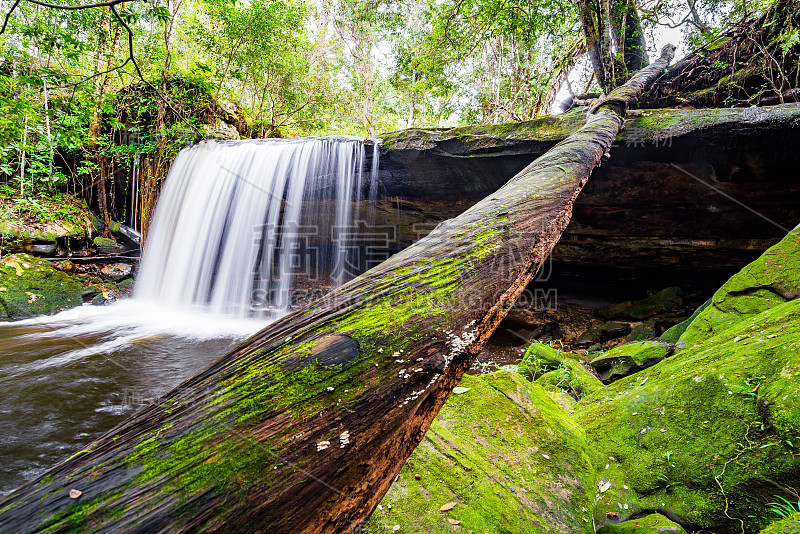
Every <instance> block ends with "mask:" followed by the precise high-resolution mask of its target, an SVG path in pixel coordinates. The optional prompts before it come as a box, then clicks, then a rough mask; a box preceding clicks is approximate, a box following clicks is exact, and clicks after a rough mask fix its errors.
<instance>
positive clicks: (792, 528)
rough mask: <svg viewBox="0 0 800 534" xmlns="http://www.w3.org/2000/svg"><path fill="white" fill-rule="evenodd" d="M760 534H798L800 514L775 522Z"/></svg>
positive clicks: (799, 532)
mask: <svg viewBox="0 0 800 534" xmlns="http://www.w3.org/2000/svg"><path fill="white" fill-rule="evenodd" d="M760 534H800V514H794V515H793V516H790V517H787V518H785V519H781V520H780V521H776V522H775V523H772V524H771V525H770V526H768V527H767V528H765V529H764V530H762V531H761V533H760Z"/></svg>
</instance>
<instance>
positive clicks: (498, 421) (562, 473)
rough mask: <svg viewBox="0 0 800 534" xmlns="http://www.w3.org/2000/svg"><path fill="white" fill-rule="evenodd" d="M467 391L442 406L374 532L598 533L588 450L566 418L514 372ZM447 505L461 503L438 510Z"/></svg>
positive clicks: (471, 381) (475, 382) (469, 382)
mask: <svg viewBox="0 0 800 534" xmlns="http://www.w3.org/2000/svg"><path fill="white" fill-rule="evenodd" d="M461 386H463V387H467V388H469V391H467V392H466V393H463V394H461V395H453V396H452V397H451V398H450V399H449V400H448V401H447V403H446V404H445V406H444V408H442V411H441V412H440V414H439V416H438V418H437V419H436V421H435V422H434V423H433V425H432V426H431V428H430V430H429V431H428V433H427V434H426V435H425V439H424V440H423V442H422V443H421V444H420V446H419V447H418V448H417V449H416V450H415V451H414V454H413V455H412V456H411V458H410V459H409V460H408V462H407V463H406V465H405V466H404V467H403V470H402V472H401V474H400V479H399V480H398V481H397V482H396V483H395V484H394V485H393V486H392V488H391V489H390V490H389V493H387V495H386V496H385V497H384V499H383V501H382V502H381V506H380V508H379V509H378V510H376V511H375V512H374V513H373V515H372V518H371V520H370V523H369V525H368V526H369V529H370V530H369V532H384V531H385V532H391V529H392V527H393V526H394V525H400V532H450V531H459V532H464V531H474V532H481V533H486V534H490V533H512V532H513V533H528V532H529V533H539V532H548V533H549V532H564V533H581V532H586V533H590V532H593V528H592V523H591V515H590V512H589V510H591V508H592V502H591V501H592V493H593V486H594V480H593V474H592V469H591V467H590V465H589V462H588V456H587V451H586V447H587V445H586V441H585V439H584V435H583V431H582V430H581V429H580V428H579V427H578V426H577V425H576V424H575V423H574V422H573V421H572V420H571V418H570V417H569V416H568V414H567V413H566V412H565V411H563V410H562V409H561V408H559V407H558V405H557V404H556V403H555V402H554V401H553V400H552V399H551V398H550V396H549V395H548V393H547V392H546V391H545V389H544V388H542V387H540V386H538V385H536V384H531V383H530V382H528V381H527V380H526V379H525V378H523V377H522V376H520V375H519V374H516V373H512V372H508V371H503V372H499V373H496V374H491V375H484V376H481V377H473V376H465V377H464V380H462V382H461ZM415 475H419V476H420V478H419V480H417V479H416V478H415ZM448 502H455V503H457V504H456V505H455V506H454V507H453V508H452V509H451V510H449V511H446V512H442V511H440V508H441V507H442V505H444V504H446V503H448ZM451 519H452V520H454V521H458V522H460V523H459V524H458V526H454V525H452V524H451V522H450V521H449V520H451ZM464 529H466V530H464Z"/></svg>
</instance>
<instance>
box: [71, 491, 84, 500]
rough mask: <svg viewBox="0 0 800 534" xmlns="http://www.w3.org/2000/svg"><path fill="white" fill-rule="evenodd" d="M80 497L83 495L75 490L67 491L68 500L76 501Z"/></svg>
mask: <svg viewBox="0 0 800 534" xmlns="http://www.w3.org/2000/svg"><path fill="white" fill-rule="evenodd" d="M81 495H83V492H82V491H81V490H76V489H71V490H69V498H70V499H77V498H78V497H80V496H81Z"/></svg>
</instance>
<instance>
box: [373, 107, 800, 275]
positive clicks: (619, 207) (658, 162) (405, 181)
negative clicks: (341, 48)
mask: <svg viewBox="0 0 800 534" xmlns="http://www.w3.org/2000/svg"><path fill="white" fill-rule="evenodd" d="M583 113H584V111H582V110H580V109H578V110H574V111H572V112H570V113H567V114H565V115H561V116H550V117H542V118H540V119H537V120H534V121H529V122H523V123H514V124H501V125H497V126H478V127H467V128H454V129H448V130H418V129H415V130H404V131H401V132H394V133H390V134H386V135H385V136H384V138H383V142H384V147H383V150H382V152H381V161H380V181H381V187H382V189H381V191H382V194H383V198H382V200H381V201H380V203H379V208H380V209H379V214H378V219H379V222H380V224H385V225H389V226H392V227H395V228H397V230H396V231H397V235H398V242H397V243H396V245H393V246H395V248H397V249H400V248H403V247H404V246H406V245H407V244H408V242H407V241H409V240H410V239H411V238H413V237H418V236H419V235H420V234H421V233H424V231H425V230H426V229H427V230H428V231H430V229H432V228H433V227H434V226H435V224H436V223H437V222H439V221H441V220H442V219H445V218H450V217H453V216H455V215H457V214H458V213H460V212H461V211H463V209H464V208H465V206H469V205H470V204H471V203H474V202H475V201H477V200H478V199H480V198H483V197H484V196H486V195H489V194H491V193H492V192H493V191H495V190H496V189H497V188H498V187H500V186H501V185H502V184H504V183H505V182H506V181H508V180H509V179H510V178H511V177H512V176H514V175H515V174H516V173H517V172H519V171H520V170H522V169H523V168H524V167H525V166H527V165H528V164H530V163H531V161H533V160H534V159H535V158H536V157H538V156H539V155H541V154H543V153H544V152H545V151H547V150H548V149H549V148H550V147H552V146H553V145H554V144H556V143H557V142H559V141H560V140H562V139H564V138H565V137H566V136H567V135H569V134H570V133H572V132H574V131H575V130H577V129H578V128H579V127H580V126H581V125H582V124H583V120H584V117H583ZM798 121H800V105H797V104H788V105H782V106H773V107H764V108H737V109H702V110H701V109H687V110H681V109H662V110H635V111H631V112H630V113H629V115H628V118H627V120H626V128H625V130H624V131H623V132H622V133H621V134H620V136H619V138H618V139H617V143H616V146H615V147H614V148H612V150H611V159H610V160H609V161H607V162H605V163H604V164H603V165H602V166H601V167H600V168H598V169H597V170H596V171H595V173H594V174H593V175H592V177H591V179H590V181H589V183H588V185H587V186H586V188H585V189H584V191H583V193H582V194H581V195H580V197H579V198H578V199H577V201H576V202H575V209H574V213H573V218H572V222H571V223H570V225H569V227H568V228H567V231H566V232H565V234H564V236H563V237H562V239H561V241H560V243H559V244H558V246H557V247H556V249H555V251H554V253H553V257H554V258H555V259H556V260H558V261H561V262H565V263H569V264H570V265H572V266H576V265H583V266H587V267H598V266H605V267H617V268H625V269H630V268H636V267H659V268H668V269H698V268H699V269H704V270H708V269H716V270H719V271H721V272H726V274H728V275H729V274H730V273H731V272H734V270H735V268H737V267H738V266H741V265H742V264H744V263H747V262H748V261H752V260H753V259H754V258H756V257H757V256H758V254H759V253H760V251H763V250H764V249H766V248H767V247H769V246H771V245H773V244H774V243H776V242H777V241H778V240H779V239H780V238H781V237H782V236H783V235H784V234H785V233H786V231H788V229H789V228H792V227H793V226H794V224H795V223H796V221H798V220H800V179H798V174H797V169H798V168H800V152H798V151H797V149H796V147H797V145H798V143H800V128H796V127H795V126H796V125H797V124H798ZM398 208H399V209H398Z"/></svg>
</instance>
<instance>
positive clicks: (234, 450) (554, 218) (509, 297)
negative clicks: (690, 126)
mask: <svg viewBox="0 0 800 534" xmlns="http://www.w3.org/2000/svg"><path fill="white" fill-rule="evenodd" d="M673 54H674V47H671V46H668V47H665V49H664V50H663V51H662V55H661V58H660V59H659V60H658V61H656V62H655V63H654V64H653V65H652V66H650V67H647V68H645V69H643V70H642V71H640V72H639V73H638V74H637V75H636V76H634V77H633V78H632V79H631V80H630V81H629V82H628V83H627V84H625V85H624V86H621V87H619V88H617V89H616V90H615V91H614V92H612V93H611V94H610V95H608V97H607V98H605V99H604V100H603V102H602V103H599V104H598V105H596V106H595V111H594V113H593V114H590V115H588V116H587V124H586V126H585V127H583V128H582V129H581V130H579V131H578V132H576V133H575V134H573V135H571V136H570V137H569V138H568V139H566V140H565V141H563V142H562V143H560V144H558V145H557V146H556V147H554V148H553V149H552V150H550V151H549V152H548V153H547V154H545V155H544V156H543V157H541V158H539V159H538V160H536V161H535V162H534V163H532V164H531V165H530V166H529V167H528V168H526V169H525V170H523V171H522V172H521V173H520V174H519V175H517V176H516V177H515V178H513V179H512V180H511V181H510V182H508V183H507V184H506V185H505V186H504V187H502V188H501V189H499V190H498V191H497V192H496V193H494V194H492V195H490V196H489V197H487V198H486V199H484V200H483V201H481V202H479V203H478V204H476V205H475V206H473V207H472V208H470V209H469V210H467V211H466V212H464V213H463V214H461V215H460V216H458V217H456V218H455V219H452V220H449V221H445V222H443V223H442V224H440V225H439V226H438V227H437V228H436V229H435V230H434V231H433V232H432V233H431V234H430V235H428V236H427V237H426V238H424V239H422V240H421V241H419V242H417V243H416V244H415V245H413V246H411V247H409V248H408V249H406V250H404V251H402V252H401V253H399V254H397V255H395V256H393V257H391V258H390V259H389V260H388V261H386V262H384V263H382V264H381V265H379V266H378V267H376V268H374V269H372V270H370V271H368V272H367V273H365V274H363V275H361V276H359V277H357V278H356V279H354V280H352V281H351V282H349V283H347V284H345V285H344V286H342V287H341V288H339V289H338V290H336V291H334V292H333V293H331V294H330V295H329V296H328V297H326V298H325V299H323V300H321V301H317V302H315V303H313V304H311V305H310V306H309V307H308V308H306V309H302V310H300V311H297V312H295V313H293V314H291V315H289V316H287V317H285V318H284V319H282V320H280V321H278V322H275V323H273V324H271V325H270V326H268V327H267V328H265V329H264V330H262V331H261V332H259V333H258V334H256V335H254V336H253V337H251V338H250V339H248V340H247V341H245V342H244V343H242V344H241V345H240V346H239V347H237V348H235V349H234V350H233V351H231V352H230V353H229V354H227V355H225V356H224V357H222V358H221V359H219V360H218V361H216V362H215V363H214V364H212V365H211V366H210V367H209V368H207V369H206V370H205V371H203V372H201V373H200V374H198V375H196V376H194V377H193V378H191V379H189V380H187V381H186V382H184V383H183V384H182V385H181V386H179V387H178V388H176V389H174V390H173V391H171V392H170V393H168V394H167V395H165V396H164V397H163V398H161V399H160V400H159V401H158V402H156V403H154V404H152V405H150V406H149V407H147V408H145V409H144V410H142V411H141V412H139V413H137V414H136V415H134V416H133V417H131V418H130V419H128V420H127V421H125V422H123V423H122V424H120V425H119V426H117V427H116V428H114V429H113V430H112V431H110V432H109V433H108V434H106V435H105V436H103V437H101V438H100V439H98V440H97V441H95V442H94V443H92V444H91V445H90V446H89V447H87V448H86V449H85V450H82V451H80V452H79V453H77V454H75V455H74V456H73V457H72V458H70V459H68V460H67V461H65V462H63V463H61V464H60V465H58V466H56V467H54V468H53V469H51V470H50V471H49V472H48V473H46V474H45V475H43V476H40V477H39V478H38V479H36V480H33V481H31V482H29V483H27V484H25V485H24V486H22V487H21V488H19V489H18V490H17V491H15V492H14V493H12V494H11V495H10V496H8V497H7V498H6V499H4V500H3V501H2V502H0V531H2V532H44V531H47V532H73V531H75V532H148V533H150V532H173V531H181V532H270V533H282V532H348V531H355V530H357V529H358V527H359V525H360V524H361V522H362V521H363V520H364V519H366V518H367V517H368V515H369V514H370V512H371V511H372V509H373V508H374V507H375V506H376V505H377V504H378V502H379V501H380V499H381V497H382V496H383V495H384V493H385V492H386V491H387V490H388V488H389V486H390V485H391V483H392V481H393V479H394V477H395V476H396V475H397V473H398V472H399V471H400V468H401V466H402V465H403V463H404V461H405V460H406V459H407V458H408V456H409V455H410V454H411V452H412V451H413V450H414V448H415V447H416V446H417V444H418V443H419V442H420V440H421V439H422V437H423V435H424V434H425V431H426V430H427V429H428V427H429V425H430V424H431V422H432V420H433V419H434V417H435V416H436V414H437V413H438V411H439V409H440V408H441V406H442V404H443V403H444V401H445V400H446V398H447V397H448V395H449V394H450V391H451V390H452V388H453V387H454V386H455V385H456V384H457V383H458V381H459V380H460V378H461V376H462V375H463V373H464V371H465V370H466V369H467V368H469V366H470V364H471V362H472V360H473V358H474V357H475V355H476V354H477V353H478V352H479V350H480V348H481V347H482V346H483V344H484V343H485V342H486V340H487V339H488V338H489V336H490V335H491V333H492V331H493V330H494V329H495V328H496V327H497V325H498V324H499V322H500V321H501V320H502V319H503V318H504V317H505V315H506V313H507V312H508V310H509V309H510V308H511V306H512V305H513V304H514V302H515V300H516V298H517V297H518V296H519V294H520V293H521V292H522V291H523V289H524V288H525V287H526V285H527V284H528V283H529V282H530V281H531V280H532V278H533V277H534V276H535V274H536V272H537V270H538V269H539V266H540V265H541V264H542V262H543V261H544V260H545V259H546V258H547V256H548V254H549V253H550V250H551V249H552V248H553V246H554V245H555V243H556V242H557V241H558V239H559V237H560V235H561V232H562V231H563V230H564V228H565V227H566V225H567V223H568V222H569V219H570V214H571V208H572V203H573V201H574V200H575V198H576V197H577V195H578V194H579V192H580V190H581V188H582V187H583V185H584V184H585V183H586V181H587V180H588V177H589V175H590V173H591V172H592V170H593V169H594V167H595V166H596V165H598V164H599V163H600V161H601V159H602V158H603V157H604V156H607V155H608V150H609V148H610V146H611V143H612V142H613V141H614V138H615V137H616V135H617V133H618V131H619V129H620V128H621V127H622V124H623V117H624V115H625V110H626V108H627V107H628V106H629V105H631V104H633V103H635V102H636V101H637V100H638V98H639V96H640V95H641V93H642V91H643V89H644V87H645V85H646V84H647V83H649V81H650V80H652V79H653V78H654V77H655V76H656V75H657V73H658V72H659V71H660V69H663V68H664V67H665V66H666V65H667V64H668V63H669V61H670V60H671V58H672V56H673Z"/></svg>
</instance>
